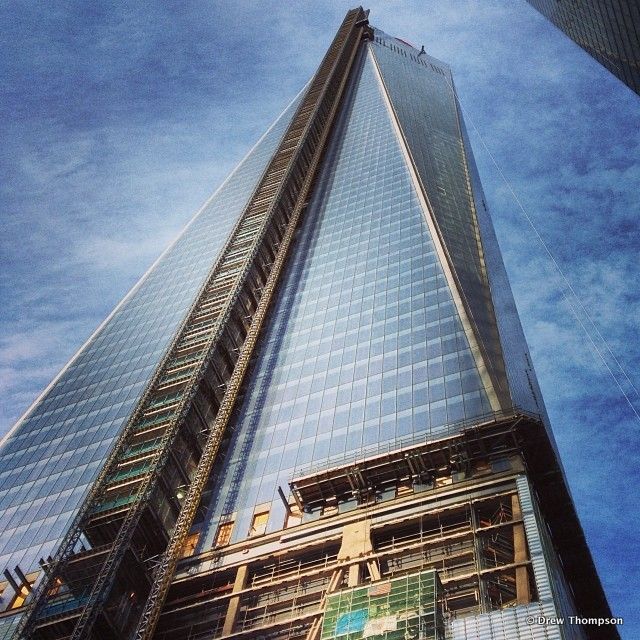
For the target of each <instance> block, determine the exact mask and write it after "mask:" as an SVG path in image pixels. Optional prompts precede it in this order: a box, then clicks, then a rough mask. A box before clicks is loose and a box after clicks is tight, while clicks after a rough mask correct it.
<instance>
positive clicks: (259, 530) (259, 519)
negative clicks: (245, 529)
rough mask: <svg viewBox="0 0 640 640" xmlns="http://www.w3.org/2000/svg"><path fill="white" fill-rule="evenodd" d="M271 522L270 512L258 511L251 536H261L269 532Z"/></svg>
mask: <svg viewBox="0 0 640 640" xmlns="http://www.w3.org/2000/svg"><path fill="white" fill-rule="evenodd" d="M268 521H269V511H258V512H257V513H254V514H253V520H252V522H251V529H249V536H260V535H262V534H263V533H264V532H265V531H266V530H267V522H268Z"/></svg>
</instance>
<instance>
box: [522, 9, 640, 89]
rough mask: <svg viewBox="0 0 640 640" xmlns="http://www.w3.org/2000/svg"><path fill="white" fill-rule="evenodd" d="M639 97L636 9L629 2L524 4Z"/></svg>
mask: <svg viewBox="0 0 640 640" xmlns="http://www.w3.org/2000/svg"><path fill="white" fill-rule="evenodd" d="M527 1H528V2H529V4H530V5H531V6H533V7H535V8H536V9H537V10H538V11H539V12H540V13H541V14H542V15H543V16H545V17H546V18H547V19H548V20H550V21H551V22H552V23H553V24H554V25H555V26H556V27H558V29H561V30H562V31H564V33H565V34H566V35H567V36H569V37H570V38H571V39H572V40H573V41H574V42H575V43H576V44H578V45H579V46H581V47H582V48H583V49H584V50H585V51H586V52H587V53H589V54H591V55H592V56H593V57H594V58H595V59H596V60H597V61H598V62H599V63H600V64H601V65H602V66H603V67H605V68H606V69H608V70H609V71H611V73H613V75H614V76H616V77H617V78H619V79H620V80H622V82H624V83H625V84H626V85H627V86H628V87H629V88H630V89H631V90H633V91H635V92H636V93H638V94H640V5H639V4H638V3H637V2H634V1H633V0H631V1H629V0H568V1H564V2H560V0H527Z"/></svg>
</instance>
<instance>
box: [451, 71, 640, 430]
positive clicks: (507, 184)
mask: <svg viewBox="0 0 640 640" xmlns="http://www.w3.org/2000/svg"><path fill="white" fill-rule="evenodd" d="M445 81H446V82H447V84H448V85H449V88H450V89H451V91H452V93H453V96H454V99H456V100H457V102H458V104H459V105H460V110H461V111H462V112H463V114H464V116H465V118H466V119H467V120H468V121H469V122H470V123H471V126H472V127H473V129H474V131H475V133H476V135H477V136H478V138H479V140H480V143H481V144H482V146H483V148H484V150H485V151H486V152H487V155H488V156H489V158H491V162H492V163H493V165H494V167H495V168H496V170H497V171H498V174H499V175H500V177H501V178H502V181H503V182H504V184H505V185H506V186H507V189H509V191H510V192H511V195H512V196H513V199H514V200H515V202H516V204H517V205H518V208H519V209H520V211H521V212H522V215H523V216H524V217H525V219H526V220H527V222H528V223H529V226H530V227H531V228H532V229H533V232H534V234H535V236H536V238H537V239H538V241H539V242H540V244H541V245H542V247H543V249H544V251H545V253H546V254H547V256H548V257H549V259H550V260H551V262H552V264H553V265H554V267H555V268H556V271H557V272H558V273H559V274H560V277H561V278H562V281H563V282H564V283H565V285H566V287H567V289H569V291H570V292H571V295H572V297H573V299H574V300H575V301H577V307H578V308H579V309H581V310H582V312H583V313H584V315H585V316H586V318H587V319H588V321H589V323H590V325H591V326H592V327H593V328H594V329H595V332H596V334H597V336H598V338H600V340H601V341H602V343H603V344H604V346H605V348H606V350H607V352H608V353H609V355H610V356H611V357H612V358H613V361H614V362H615V363H616V365H617V367H618V369H620V371H621V372H622V375H623V376H624V378H625V379H626V381H627V382H628V383H629V386H630V387H631V388H632V389H633V390H634V392H635V394H636V396H638V398H640V392H639V391H638V389H637V388H636V386H635V385H634V384H633V382H632V381H631V379H630V377H629V375H628V374H627V372H626V371H625V369H624V367H623V366H622V364H621V363H620V361H619V360H618V358H617V357H616V356H615V354H614V353H613V351H612V350H611V347H609V344H608V343H607V341H606V340H605V338H604V337H603V335H602V334H601V332H600V330H599V329H598V327H597V326H596V324H595V323H594V321H593V320H592V319H591V316H590V315H589V312H588V311H587V309H586V308H585V306H584V305H583V304H582V302H580V298H579V297H578V295H577V294H576V292H575V290H574V288H573V286H572V285H571V283H570V282H569V280H568V278H567V277H566V276H565V274H564V272H563V271H562V269H561V267H560V265H559V264H558V261H557V260H556V259H555V257H554V256H553V254H552V253H551V250H550V249H549V247H548V245H547V243H546V242H545V241H544V239H543V238H542V236H541V235H540V233H539V231H538V229H537V228H536V226H535V224H534V223H533V220H532V219H531V217H530V216H529V214H528V213H527V211H526V209H525V208H524V206H523V205H522V203H521V202H520V198H518V195H517V194H516V192H515V191H514V189H513V187H512V186H511V184H510V183H509V181H508V180H507V178H506V176H505V174H504V172H503V171H502V169H501V168H500V166H499V165H498V163H497V161H496V159H495V157H494V156H493V154H492V153H491V151H490V150H489V147H488V146H487V144H486V142H485V141H484V138H483V137H482V135H481V134H480V131H479V130H478V127H477V126H476V124H475V122H474V121H473V119H472V118H471V117H470V116H469V112H468V111H467V110H466V109H465V108H464V107H463V105H462V102H461V101H460V98H459V97H458V96H457V94H456V92H455V89H454V88H453V86H452V84H451V83H450V82H449V79H448V78H445ZM561 293H562V296H563V297H564V299H565V301H566V302H567V304H568V305H569V308H570V309H571V311H572V313H573V315H574V317H575V318H576V320H577V321H578V324H579V325H580V326H581V327H582V330H583V331H584V333H585V335H586V336H587V339H588V340H589V342H590V343H591V346H592V347H593V349H594V350H595V351H596V353H597V354H598V356H599V357H600V359H601V360H602V362H603V364H604V366H605V367H606V368H607V371H608V372H609V374H610V375H611V377H612V378H613V380H614V382H615V383H616V385H617V386H618V388H619V389H620V392H621V393H622V395H623V396H624V398H625V400H626V401H627V404H628V405H629V406H630V407H631V410H632V411H633V413H634V414H635V416H636V418H637V420H638V422H640V414H639V413H638V411H637V410H636V408H635V406H634V405H633V403H632V402H631V400H630V399H629V396H628V395H627V393H626V392H625V390H624V389H623V388H622V385H621V384H620V381H619V380H618V378H617V376H616V375H615V373H614V372H613V370H612V369H611V367H610V366H609V364H608V362H607V361H606V359H605V357H604V355H603V353H602V352H601V351H600V349H599V348H598V346H597V345H596V343H595V341H594V339H593V338H592V336H591V334H590V333H589V331H587V328H586V327H585V325H584V323H583V322H582V320H581V318H580V317H579V315H578V312H577V309H576V308H575V307H574V305H573V304H572V302H571V301H570V300H569V297H568V296H567V294H566V291H564V290H562V289H561Z"/></svg>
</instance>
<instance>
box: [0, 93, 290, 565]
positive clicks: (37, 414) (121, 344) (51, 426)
mask: <svg viewBox="0 0 640 640" xmlns="http://www.w3.org/2000/svg"><path fill="white" fill-rule="evenodd" d="M297 102H298V100H297V99H296V100H295V101H294V102H293V103H292V104H291V105H290V106H289V107H288V108H287V110H286V111H285V112H284V113H283V114H282V116H281V117H280V118H279V119H278V120H277V121H276V123H275V124H274V126H273V127H272V128H271V129H270V130H269V131H268V132H267V134H265V136H264V137H263V138H262V139H261V140H260V142H259V143H258V144H257V145H256V147H254V149H253V150H252V151H251V153H250V154H249V155H248V156H247V157H246V158H245V160H244V161H243V162H242V163H241V164H240V165H239V166H238V167H237V169H236V170H235V171H234V173H233V174H232V175H231V176H230V177H229V179H228V180H227V181H226V182H225V183H224V185H223V186H222V187H221V188H220V189H219V190H218V191H217V192H216V194H215V195H214V196H213V197H212V199H211V200H210V201H209V202H208V203H207V204H206V206H205V207H204V208H203V210H202V211H201V212H200V213H199V214H198V215H197V216H196V217H195V218H194V219H193V220H192V222H191V223H190V225H189V226H188V228H187V229H186V230H185V232H184V233H183V234H182V235H181V237H180V238H179V239H178V240H177V242H176V243H175V244H174V245H173V246H172V247H171V248H170V249H169V250H168V251H167V252H166V253H165V254H164V256H163V257H162V258H161V259H160V260H159V262H158V263H157V264H156V265H155V266H154V267H153V269H151V270H150V272H149V273H148V274H147V275H146V276H145V277H144V278H143V279H142V280H141V282H140V283H139V284H138V285H136V287H135V288H134V289H133V291H132V292H131V293H130V294H129V295H128V296H127V297H126V298H125V300H124V301H123V303H121V305H119V307H118V308H117V309H116V311H115V312H114V313H113V314H112V315H111V316H110V317H109V318H108V320H107V321H106V322H105V323H104V325H103V326H102V327H101V328H100V329H99V330H98V331H97V332H96V333H95V334H94V335H93V336H92V337H91V339H90V340H89V341H88V343H87V344H86V345H85V346H84V347H83V348H82V349H81V350H80V351H79V352H78V354H76V356H75V357H74V358H73V359H72V361H71V362H70V364H69V365H68V366H67V367H66V368H65V369H64V370H63V372H62V373H61V374H60V375H59V376H58V378H57V379H56V380H55V381H54V382H53V383H52V385H51V386H50V388H49V389H48V390H47V391H46V393H44V394H43V396H42V397H41V398H40V399H39V400H38V402H37V403H36V404H35V406H34V407H32V408H31V409H30V410H29V412H28V413H27V414H26V416H25V417H24V418H23V419H22V420H21V422H20V423H19V424H18V426H17V428H14V429H13V430H12V431H11V432H10V434H9V435H8V437H7V438H6V439H5V441H4V442H3V444H2V449H1V450H0V531H1V532H2V534H1V535H0V570H3V569H4V568H5V567H8V568H10V569H11V570H13V567H14V566H16V565H19V566H20V567H21V569H22V571H24V572H25V573H29V572H30V571H34V570H37V569H38V564H37V562H38V559H39V558H46V557H47V556H48V555H49V554H52V553H53V552H54V550H55V548H56V546H57V544H58V542H59V540H60V538H61V537H62V535H64V532H65V530H66V528H67V526H68V525H69V523H70V521H71V519H72V518H73V516H74V514H75V510H76V509H77V507H78V505H79V503H80V501H81V499H82V496H83V495H84V493H85V491H86V490H87V487H88V486H89V484H90V483H91V481H92V480H93V478H94V477H95V476H96V474H97V472H98V470H99V469H100V467H101V465H102V464H103V462H104V459H105V456H106V454H107V452H108V451H109V449H110V447H111V444H112V442H113V440H114V438H115V436H116V435H117V434H118V432H119V431H120V429H121V428H122V426H123V424H124V423H125V422H126V420H127V418H128V416H129V414H130V413H131V411H132V410H133V408H134V407H135V404H136V401H137V400H138V398H139V397H140V395H141V393H142V391H143V389H144V387H145V385H146V384H147V382H148V381H149V379H150V377H151V375H152V374H153V371H154V369H155V367H156V365H157V364H158V362H159V360H160V358H161V357H162V355H163V353H164V351H165V349H166V348H167V346H168V344H169V342H170V340H171V338H172V337H173V334H174V332H175V331H176V329H177V327H178V326H179V324H180V322H181V321H182V319H183V317H184V316H185V314H186V312H187V310H188V309H189V307H190V305H191V303H192V301H193V299H194V297H195V295H196V294H197V292H198V289H199V288H200V286H201V284H202V282H203V280H204V279H205V277H206V275H207V273H208V271H209V269H210V268H211V265H212V264H213V262H214V261H215V259H216V257H217V255H218V253H219V252H220V249H221V248H222V246H223V244H224V242H225V240H226V238H227V236H228V234H229V232H230V231H231V229H232V227H233V225H234V223H235V222H236V220H237V219H238V217H239V215H240V214H241V212H242V209H243V207H244V205H245V203H246V201H247V199H248V197H249V195H250V194H251V192H252V190H253V189H254V187H255V185H256V183H257V182H258V180H259V178H260V176H261V174H262V172H263V171H264V168H265V166H266V164H267V162H268V160H269V158H270V157H271V155H272V154H273V152H274V149H275V148H276V146H277V145H278V143H279V141H280V138H281V136H282V135H283V133H284V131H285V129H286V126H287V124H288V123H289V120H290V118H291V117H292V115H293V113H294V112H295V108H296V106H297Z"/></svg>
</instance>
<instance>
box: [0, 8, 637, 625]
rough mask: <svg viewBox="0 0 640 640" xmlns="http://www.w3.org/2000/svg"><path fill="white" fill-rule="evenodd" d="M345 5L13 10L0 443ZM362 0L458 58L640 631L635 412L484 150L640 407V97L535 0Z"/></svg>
mask: <svg viewBox="0 0 640 640" xmlns="http://www.w3.org/2000/svg"><path fill="white" fill-rule="evenodd" d="M349 6H350V4H349V3H345V2H337V1H336V2H320V1H315V2H296V3H282V2H228V3H221V2H215V1H214V0H206V1H205V0H189V1H186V2H185V1H182V2H162V3H160V2H153V1H152V2H147V3H124V2H114V1H110V2H106V1H102V2H93V3H86V2H73V1H66V2H57V3H50V4H47V7H46V11H43V10H42V7H41V6H40V5H38V4H37V3H27V2H25V3H21V2H17V1H16V2H13V3H11V4H10V5H8V4H5V5H4V6H3V8H1V9H0V21H1V24H2V27H3V28H2V29H1V30H0V44H1V46H2V51H3V54H2V61H1V62H0V70H1V71H0V72H1V74H2V86H3V92H2V95H1V97H0V127H1V132H0V133H1V135H2V140H3V145H2V150H1V151H0V175H1V177H2V181H1V184H0V205H1V211H2V220H3V233H2V235H1V236H0V252H1V259H2V271H1V273H0V287H1V300H2V306H1V308H0V327H1V331H0V394H1V396H0V397H1V398H2V400H1V406H0V433H2V432H4V431H5V430H6V429H8V428H9V427H10V426H11V424H12V423H13V422H14V421H15V420H16V419H17V418H18V417H19V416H20V415H21V414H22V412H23V411H24V410H25V409H26V408H27V407H28V406H29V404H30V403H31V402H32V401H33V399H34V398H35V397H36V396H37V395H38V393H39V392H40V391H41V390H42V389H43V388H44V386H46V384H47V383H48V382H49V381H50V379H51V378H52V377H53V376H54V375H55V374H56V373H57V371H59V369H60V368H61V367H62V366H63V365H64V364H65V362H66V361H67V360H68V359H69V357H70V356H71V355H72V354H73V353H74V352H75V350H76V349H77V348H78V346H79V345H80V344H82V343H83V342H84V340H85V339H86V338H87V337H88V335H89V334H90V333H91V332H92V331H93V329H94V328H95V327H96V326H97V325H98V324H99V323H100V322H101V321H102V320H103V319H104V317H105V316H106V315H107V314H108V312H109V311H110V310H111V309H112V308H113V306H114V305H115V304H116V302H117V301H118V300H119V299H120V298H122V296H123V295H124V294H125V293H126V292H127V290H128V289H129V288H130V287H131V286H132V285H133V284H134V283H135V282H136V280H137V279H138V278H139V277H140V275H141V274H142V273H143V272H144V271H145V270H146V268H147V267H148V266H149V265H150V264H151V263H152V262H153V260H154V259H155V258H156V257H157V255H158V254H159V253H160V252H161V251H162V250H163V249H164V248H165V247H166V245H167V244H168V243H169V242H170V241H171V239H172V238H173V237H174V236H175V235H176V234H177V232H178V231H179V230H180V228H181V227H182V226H183V225H184V224H185V223H186V222H187V220H189V218H190V217H191V216H192V215H193V213H194V212H195V211H196V210H197V209H198V207H199V206H200V205H201V204H202V203H203V202H204V200H205V199H206V198H207V196H208V195H209V194H210V193H212V192H213V190H214V189H215V188H216V186H217V185H218V184H219V183H220V182H221V181H222V179H223V178H224V177H225V176H226V174H227V173H229V171H230V170H231V169H232V168H233V167H234V165H235V164H236V163H237V162H238V160H240V158H241V157H242V156H243V155H244V153H245V152H246V151H247V149H248V148H249V147H250V146H251V145H252V144H253V143H254V142H255V140H256V139H257V138H258V137H259V135H260V134H261V133H262V132H263V131H264V130H265V129H266V127H267V126H268V125H269V124H270V123H271V121H272V120H273V119H274V117H275V116H276V115H277V113H279V111H280V110H281V109H282V108H283V107H284V105H285V104H286V103H287V102H288V101H289V100H290V99H291V98H292V97H293V96H294V95H295V94H296V93H297V92H298V91H299V89H300V88H301V87H302V85H303V84H304V83H305V81H306V80H307V79H308V77H309V76H310V75H311V74H312V73H313V71H314V70H315V67H316V66H317V64H318V62H319V61H320V59H321V57H322V55H323V53H324V51H325V49H326V47H327V46H328V44H329V42H330V40H331V38H332V36H333V33H334V32H335V29H336V28H337V26H338V25H339V23H340V20H341V19H342V17H343V15H344V12H345V11H346V9H347V8H349ZM368 6H369V7H370V8H371V19H372V22H373V23H374V24H375V25H376V26H379V27H380V28H382V29H383V30H384V31H386V32H387V33H391V34H394V35H397V36H399V37H401V38H403V39H405V40H408V41H410V42H413V43H414V44H416V45H418V46H420V45H422V44H424V45H425V48H426V50H427V52H428V53H430V54H431V55H433V56H435V57H437V58H440V59H442V60H443V61H445V62H447V63H448V64H450V65H451V67H452V69H453V73H454V78H455V82H456V85H457V88H458V92H459V95H460V100H461V103H462V105H463V108H464V111H465V118H466V121H467V128H468V129H469V131H470V136H471V141H472V144H473V146H474V151H475V155H476V160H477V162H478V165H479V169H480V173H481V176H482V179H483V184H484V187H485V191H486V194H487V199H488V202H489V205H490V208H491V210H492V213H493V217H494V220H495V224H496V228H497V232H498V237H499V240H500V243H501V246H502V248H503V251H504V256H505V262H506V265H507V270H508V272H509V275H510V277H511V281H512V285H513V289H514V294H515V297H516V300H517V303H518V306H519V308H520V312H521V316H522V320H523V324H524V328H525V332H526V334H527V337H528V340H529V342H530V345H531V348H532V354H533V359H534V364H535V366H536V369H537V372H538V375H539V378H540V382H541V386H542V389H543V393H544V394H545V399H546V402H547V405H548V409H549V412H550V415H551V419H552V423H553V425H554V430H555V434H556V438H557V440H558V443H559V447H560V450H561V453H562V455H563V460H564V464H565V467H566V470H567V476H568V478H569V482H570V486H571V490H572V492H573V494H574V497H575V500H576V504H577V508H578V511H579V514H580V516H581V519H582V523H583V526H584V528H585V532H586V535H587V539H588V541H589V543H590V545H591V549H592V552H593V555H594V557H595V561H596V565H597V566H598V568H599V571H600V574H601V577H602V580H603V583H604V585H605V588H606V591H607V594H608V597H609V600H610V604H611V607H612V610H613V613H614V615H617V616H624V617H625V619H626V622H625V626H624V627H623V628H622V629H621V632H622V635H623V637H624V638H636V637H640V615H639V611H638V604H637V602H638V598H637V597H635V594H637V593H638V592H639V591H640V533H639V531H638V526H637V522H638V520H639V516H640V513H639V511H640V509H639V507H638V503H637V495H638V491H637V486H638V481H639V480H640V460H639V458H640V455H639V446H638V431H639V427H640V421H639V420H638V419H637V418H636V416H635V415H634V413H633V411H632V409H631V407H630V406H629V404H628V403H627V402H626V400H625V398H624V396H623V395H622V393H621V392H620V390H619V389H618V387H617V385H616V382H615V381H614V380H613V378H612V377H611V376H610V374H609V372H608V370H607V367H610V368H612V369H613V370H614V371H615V369H616V366H617V365H616V362H615V360H614V358H613V357H612V356H611V355H610V354H605V355H606V357H605V360H606V364H604V363H603V362H602V360H601V359H599V357H598V355H597V353H596V352H595V350H594V348H593V346H592V345H590V343H589V339H588V337H587V335H586V334H585V332H584V331H583V330H582V329H581V327H580V322H582V323H583V324H585V325H586V326H587V327H589V328H590V334H591V336H592V337H593V338H594V339H595V342H596V346H597V348H598V349H599V350H600V351H601V352H604V347H603V345H602V343H601V342H600V340H599V338H598V336H597V334H596V332H595V330H594V329H593V327H591V325H590V324H589V321H588V320H587V319H586V317H585V315H584V311H583V310H579V314H578V319H576V318H575V317H574V316H573V315H572V311H571V308H570V307H569V305H568V304H567V301H566V300H565V298H564V294H565V293H566V290H567V287H566V285H565V284H564V283H563V282H562V280H561V279H560V278H559V277H558V275H557V273H556V272H555V271H554V268H553V266H552V263H551V261H550V259H549V258H548V256H546V255H545V253H544V250H543V248H542V247H541V245H540V244H539V243H538V242H537V240H536V238H535V236H534V232H533V231H532V229H531V227H529V225H528V223H527V221H526V219H525V217H524V216H523V214H522V212H521V211H520V209H519V207H518V205H517V204H516V202H515V201H514V198H513V195H512V194H511V192H510V190H509V188H508V187H507V186H506V185H505V183H504V182H503V181H502V179H501V177H500V175H499V174H498V172H497V171H496V169H495V167H494V166H493V163H492V161H491V159H490V157H489V155H488V153H487V151H486V149H485V148H484V146H483V142H484V144H485V145H486V147H487V148H488V150H489V151H490V153H491V154H492V155H493V157H494V158H495V160H496V162H497V164H498V165H499V167H500V168H501V170H502V172H503V173H504V175H505V177H506V178H507V180H508V182H509V184H510V185H511V187H512V188H513V190H514V191H515V193H516V194H517V196H518V198H519V200H520V202H521V203H522V205H523V207H524V209H525V210H526V212H527V214H528V215H529V216H530V218H531V219H532V221H533V222H534V224H535V226H536V228H537V230H538V231H539V233H540V235H541V236H542V238H543V239H544V241H545V243H546V244H547V245H548V247H549V248H550V250H551V252H552V253H553V255H554V257H555V259H556V260H557V261H558V263H559V265H560V266H561V268H562V270H563V271H564V272H565V274H566V277H567V279H568V281H569V282H570V284H571V286H572V287H573V289H574V290H575V291H576V292H577V293H578V295H579V297H580V300H581V302H582V304H584V306H585V308H586V309H588V311H589V314H590V317H591V319H592V320H593V322H594V323H595V326H596V327H597V330H598V331H599V332H600V333H601V334H602V336H604V337H605V338H606V340H607V343H608V345H609V346H610V348H611V350H612V352H613V354H614V356H615V359H617V360H618V361H619V362H620V363H621V364H622V366H623V367H624V369H625V370H626V372H627V373H628V374H629V377H630V380H626V379H623V376H622V374H621V373H619V372H618V378H619V381H620V383H621V385H622V386H623V388H624V389H625V392H626V393H627V394H628V395H629V398H630V399H631V402H632V403H634V404H635V408H636V410H638V411H640V398H639V397H638V395H637V392H636V391H635V390H634V387H635V389H638V388H640V377H639V376H638V374H637V372H638V365H639V363H640V346H639V341H638V317H640V291H639V289H640V288H639V287H638V284H637V283H638V282H639V281H640V263H639V261H638V258H637V256H638V247H639V246H640V233H639V231H638V224H637V219H638V214H639V211H638V209H639V205H638V196H637V185H638V182H639V178H640V127H639V126H638V120H639V116H640V98H638V96H636V95H635V94H634V93H632V92H631V91H630V90H629V89H627V88H626V87H625V86H624V85H623V84H621V83H620V82H619V81H618V80H616V79H615V78H613V77H612V76H610V75H609V74H608V73H607V72H606V71H605V70H604V69H602V68H601V67H600V66H599V65H598V64H597V63H596V62H595V61H594V60H592V59H591V58H590V57H589V56H587V55H586V54H585V53H584V52H583V51H582V50H581V49H579V48H578V47H577V46H576V45H574V44H573V43H572V42H571V41H570V40H568V39H567V38H566V37H565V36H563V34H561V33H560V32H558V31H557V30H555V29H554V28H553V27H552V26H551V25H549V24H548V23H547V22H546V21H545V20H544V19H543V18H542V17H541V16H540V15H538V14H537V13H536V12H535V11H534V10H533V9H532V8H531V7H530V6H529V5H528V4H527V3H526V2H525V1H524V0H510V1H508V0H482V1H481V2H473V1H470V0H455V1H454V2H452V1H451V0H422V1H420V2H418V1H416V2H412V1H409V0H405V1H402V2H400V1H386V2H382V1H376V2H371V3H369V5H368ZM628 594H633V595H628Z"/></svg>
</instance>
